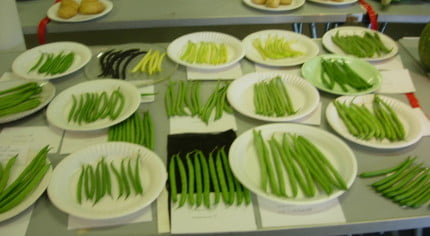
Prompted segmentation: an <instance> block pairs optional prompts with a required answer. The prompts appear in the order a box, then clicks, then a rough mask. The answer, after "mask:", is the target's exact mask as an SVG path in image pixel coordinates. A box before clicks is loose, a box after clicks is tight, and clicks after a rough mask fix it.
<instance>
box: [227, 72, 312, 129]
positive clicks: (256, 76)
mask: <svg viewBox="0 0 430 236" xmlns="http://www.w3.org/2000/svg"><path fill="white" fill-rule="evenodd" d="M269 75H270V76H276V75H278V76H279V75H280V76H282V80H283V81H284V82H285V80H289V81H293V82H294V83H295V82H296V81H297V82H299V81H300V79H302V80H303V81H300V82H303V83H304V85H305V86H306V87H307V88H308V89H309V90H312V91H313V96H312V97H315V98H317V100H315V101H314V103H313V104H312V106H311V107H310V109H309V110H308V111H307V112H305V113H303V114H301V115H300V116H297V115H291V116H286V117H266V116H261V115H257V114H250V113H249V112H246V111H245V110H244V109H243V108H241V107H240V106H237V104H236V103H235V102H232V100H233V99H232V96H233V95H232V94H233V93H234V92H233V89H234V88H235V86H236V84H240V83H243V82H242V81H245V80H247V81H250V80H252V81H253V84H255V82H258V81H261V80H264V79H266V78H261V77H263V76H269ZM227 99H228V101H229V103H230V104H231V105H232V107H233V108H234V109H235V110H237V111H239V112H240V113H241V114H243V115H245V116H247V117H249V118H253V119H257V120H262V121H270V122H287V121H296V120H299V119H302V118H304V117H306V116H308V115H309V114H311V113H312V112H313V111H315V109H316V108H317V107H318V105H319V102H320V95H319V92H318V90H317V89H316V88H315V86H313V85H312V84H311V83H310V82H309V81H307V80H305V79H303V78H302V77H300V76H297V75H294V74H291V73H287V72H272V71H266V72H252V73H248V74H245V75H243V76H241V77H239V78H237V79H235V80H233V81H232V82H231V84H230V85H229V87H228V89H227Z"/></svg>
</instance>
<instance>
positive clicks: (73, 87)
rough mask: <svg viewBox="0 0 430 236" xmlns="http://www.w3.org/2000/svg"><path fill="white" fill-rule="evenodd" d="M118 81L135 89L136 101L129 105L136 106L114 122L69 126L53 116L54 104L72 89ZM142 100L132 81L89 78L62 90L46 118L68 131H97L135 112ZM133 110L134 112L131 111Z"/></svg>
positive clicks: (50, 106)
mask: <svg viewBox="0 0 430 236" xmlns="http://www.w3.org/2000/svg"><path fill="white" fill-rule="evenodd" d="M107 82H108V83H110V84H111V83H113V84H115V83H117V84H119V86H126V87H127V88H128V89H131V90H133V91H134V95H135V100H136V101H135V102H134V103H129V104H128V106H129V107H131V106H132V105H134V107H132V109H130V111H129V113H130V114H128V113H127V114H128V115H124V116H123V117H118V118H117V119H116V120H113V121H112V122H108V123H107V124H105V125H101V126H97V127H85V126H81V127H67V126H63V125H62V124H61V123H59V122H57V121H56V119H53V118H52V116H55V114H52V112H53V111H52V110H53V109H54V108H53V106H57V104H56V103H58V102H59V101H61V99H66V98H65V96H68V95H69V93H71V91H74V90H76V89H77V88H80V87H83V86H86V85H88V84H93V83H95V84H101V85H103V84H106V83H107ZM140 102H141V98H140V92H139V90H138V88H137V87H136V86H134V85H133V84H132V83H130V82H127V81H123V80H118V79H97V80H89V81H88V80H87V81H84V82H80V83H78V84H75V85H74V86H72V87H69V88H67V89H65V90H63V91H61V92H60V93H59V94H58V95H57V96H55V98H54V99H53V100H52V101H51V103H50V104H49V105H48V108H47V110H46V118H47V120H48V122H49V123H50V124H52V125H54V126H55V127H58V128H60V129H64V130H67V131H95V130H101V129H105V128H108V127H110V126H112V125H115V124H118V123H120V122H121V121H123V120H125V119H127V118H128V117H129V116H130V115H131V114H133V113H134V112H135V111H136V110H137V109H138V108H139V106H140ZM131 111H133V112H131Z"/></svg>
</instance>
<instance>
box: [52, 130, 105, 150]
mask: <svg viewBox="0 0 430 236" xmlns="http://www.w3.org/2000/svg"><path fill="white" fill-rule="evenodd" d="M107 139H108V137H107V129H102V130H98V131H91V132H73V131H66V132H65V134H64V138H63V144H62V145H61V149H60V153H61V154H68V153H73V152H75V151H77V150H80V149H82V148H85V147H88V146H91V145H93V144H99V143H105V142H107Z"/></svg>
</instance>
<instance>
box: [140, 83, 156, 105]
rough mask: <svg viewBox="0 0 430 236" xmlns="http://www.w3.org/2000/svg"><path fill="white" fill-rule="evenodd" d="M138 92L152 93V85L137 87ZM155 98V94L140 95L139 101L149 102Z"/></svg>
mask: <svg viewBox="0 0 430 236" xmlns="http://www.w3.org/2000/svg"><path fill="white" fill-rule="evenodd" d="M138 90H139V93H140V94H145V93H147V94H153V93H154V92H155V91H154V85H149V86H145V87H141V88H138ZM154 100H155V95H145V96H141V100H140V102H141V103H149V102H153V101H154Z"/></svg>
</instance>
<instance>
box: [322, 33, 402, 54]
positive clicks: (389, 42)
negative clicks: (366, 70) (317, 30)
mask: <svg viewBox="0 0 430 236" xmlns="http://www.w3.org/2000/svg"><path fill="white" fill-rule="evenodd" d="M337 32H339V34H340V35H362V34H364V32H371V33H377V34H378V35H379V37H380V39H381V41H382V43H383V44H384V45H385V46H386V47H387V48H392V50H391V52H389V53H387V54H383V55H381V56H375V57H366V58H362V59H363V60H366V61H382V60H386V59H388V58H391V57H394V56H395V55H397V53H398V50H399V48H398V46H397V43H396V42H395V41H394V40H393V39H392V38H390V37H389V36H387V35H385V34H383V33H380V32H377V31H375V30H371V29H368V28H364V27H359V26H342V27H337V28H334V29H331V30H329V31H327V32H326V33H325V34H324V35H323V37H322V44H323V46H324V47H325V48H326V49H327V50H328V51H329V52H332V53H334V54H338V55H347V54H346V53H345V52H344V51H343V50H342V49H340V48H339V47H338V46H337V45H336V44H334V42H333V41H332V40H331V37H332V36H333V35H335V34H336V33H337Z"/></svg>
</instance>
